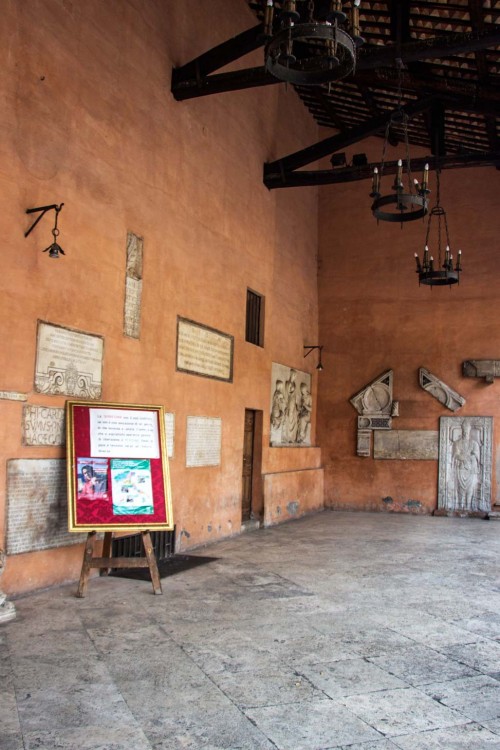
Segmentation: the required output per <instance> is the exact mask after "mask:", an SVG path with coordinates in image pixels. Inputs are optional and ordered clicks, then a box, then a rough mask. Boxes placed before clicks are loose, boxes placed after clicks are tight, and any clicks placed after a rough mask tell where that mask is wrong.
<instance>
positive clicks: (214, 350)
mask: <svg viewBox="0 0 500 750" xmlns="http://www.w3.org/2000/svg"><path fill="white" fill-rule="evenodd" d="M177 369H178V370H181V371H182V372H189V373H192V374H195V375H204V376H205V377H208V378H215V379H216V380H227V381H228V382H232V380H233V337H232V336H230V335H229V334H228V333H222V332H221V331H216V330H215V329H213V328H209V327H208V326H204V325H202V324H201V323H194V322H193V321H191V320H185V319H184V318H177Z"/></svg>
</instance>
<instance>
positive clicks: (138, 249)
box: [123, 232, 144, 339]
mask: <svg viewBox="0 0 500 750" xmlns="http://www.w3.org/2000/svg"><path fill="white" fill-rule="evenodd" d="M143 247H144V240H143V238H142V237H138V236H137V235H136V234H134V233H133V232H128V233H127V258H126V260H127V266H126V275H125V307H124V315H123V333H124V334H125V336H129V337H130V338H133V339H138V338H140V335H141V302H142V264H143Z"/></svg>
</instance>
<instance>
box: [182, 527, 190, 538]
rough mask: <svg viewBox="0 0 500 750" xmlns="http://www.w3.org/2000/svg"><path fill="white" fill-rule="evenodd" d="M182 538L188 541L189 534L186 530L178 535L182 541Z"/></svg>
mask: <svg viewBox="0 0 500 750" xmlns="http://www.w3.org/2000/svg"><path fill="white" fill-rule="evenodd" d="M183 536H185V537H186V539H189V538H190V537H191V534H190V533H189V531H186V529H182V530H181V533H180V537H181V539H182V537H183Z"/></svg>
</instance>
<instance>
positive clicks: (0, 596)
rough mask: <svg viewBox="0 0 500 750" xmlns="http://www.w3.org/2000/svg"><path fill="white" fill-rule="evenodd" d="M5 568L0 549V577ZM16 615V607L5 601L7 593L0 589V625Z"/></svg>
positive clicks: (2, 553)
mask: <svg viewBox="0 0 500 750" xmlns="http://www.w3.org/2000/svg"><path fill="white" fill-rule="evenodd" d="M4 568H5V552H4V551H3V549H0V578H1V577H2V573H3V569H4ZM15 616H16V608H15V607H14V605H13V604H12V602H8V601H7V595H6V594H4V593H3V591H2V590H1V589H0V625H1V624H2V623H4V622H9V620H13V619H14V617H15Z"/></svg>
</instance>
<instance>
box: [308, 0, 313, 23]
mask: <svg viewBox="0 0 500 750" xmlns="http://www.w3.org/2000/svg"><path fill="white" fill-rule="evenodd" d="M307 10H308V11H309V23H313V22H314V0H309V2H308V4H307Z"/></svg>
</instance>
